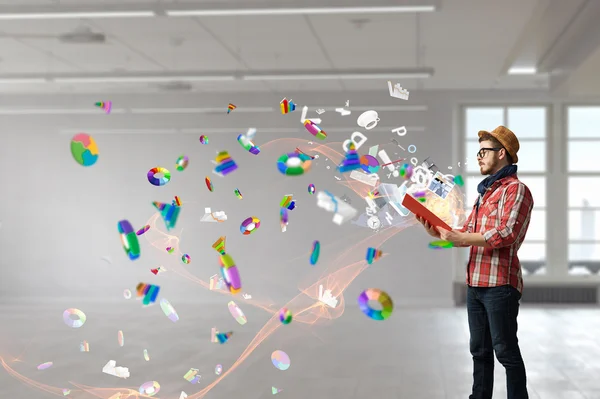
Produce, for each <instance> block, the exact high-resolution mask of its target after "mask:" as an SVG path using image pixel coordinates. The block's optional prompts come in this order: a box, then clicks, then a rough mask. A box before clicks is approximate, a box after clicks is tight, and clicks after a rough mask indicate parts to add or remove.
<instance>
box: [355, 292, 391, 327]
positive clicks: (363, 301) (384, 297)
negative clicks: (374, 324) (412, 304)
mask: <svg viewBox="0 0 600 399" xmlns="http://www.w3.org/2000/svg"><path fill="white" fill-rule="evenodd" d="M369 301H377V302H379V303H380V304H381V306H382V308H383V309H381V310H376V309H373V308H372V307H371V306H369ZM358 306H359V307H360V310H362V312H363V313H364V314H366V315H367V316H369V317H370V318H372V319H373V320H385V319H387V318H388V317H390V316H391V315H392V312H393V310H394V302H392V298H390V296H389V295H388V294H387V293H385V292H384V291H382V290H380V289H378V288H368V289H366V290H364V291H363V292H362V293H361V294H360V295H359V296H358Z"/></svg>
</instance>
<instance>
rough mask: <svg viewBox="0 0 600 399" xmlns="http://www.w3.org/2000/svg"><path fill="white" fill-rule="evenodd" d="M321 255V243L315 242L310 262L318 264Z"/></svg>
mask: <svg viewBox="0 0 600 399" xmlns="http://www.w3.org/2000/svg"><path fill="white" fill-rule="evenodd" d="M319 255H321V243H320V242H319V241H315V242H313V245H312V251H311V252H310V264H311V265H313V266H314V265H316V264H317V261H318V260H319Z"/></svg>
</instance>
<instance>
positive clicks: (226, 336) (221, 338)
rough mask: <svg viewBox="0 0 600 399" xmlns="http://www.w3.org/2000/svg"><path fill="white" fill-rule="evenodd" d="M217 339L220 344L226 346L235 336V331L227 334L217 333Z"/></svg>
mask: <svg viewBox="0 0 600 399" xmlns="http://www.w3.org/2000/svg"><path fill="white" fill-rule="evenodd" d="M215 335H216V337H217V340H218V341H219V343H220V344H224V343H225V342H227V341H228V340H229V338H231V336H232V335H233V331H229V332H226V333H220V332H219V333H216V334H215Z"/></svg>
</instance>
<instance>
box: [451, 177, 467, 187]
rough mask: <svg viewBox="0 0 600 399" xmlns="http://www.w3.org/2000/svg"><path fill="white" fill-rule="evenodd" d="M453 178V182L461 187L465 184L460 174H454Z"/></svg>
mask: <svg viewBox="0 0 600 399" xmlns="http://www.w3.org/2000/svg"><path fill="white" fill-rule="evenodd" d="M453 180H454V184H458V185H459V186H461V187H462V186H464V185H465V181H464V180H463V178H462V176H461V175H456V176H454V179H453Z"/></svg>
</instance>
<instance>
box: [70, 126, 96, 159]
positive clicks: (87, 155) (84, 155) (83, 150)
mask: <svg viewBox="0 0 600 399" xmlns="http://www.w3.org/2000/svg"><path fill="white" fill-rule="evenodd" d="M71 155H73V159H75V162H77V163H78V164H80V165H82V166H92V165H93V164H95V163H96V161H97V160H98V155H99V153H98V146H97V145H96V141H95V140H94V138H93V137H92V136H90V135H89V134H85V133H77V134H76V135H75V136H73V138H72V139H71Z"/></svg>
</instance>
